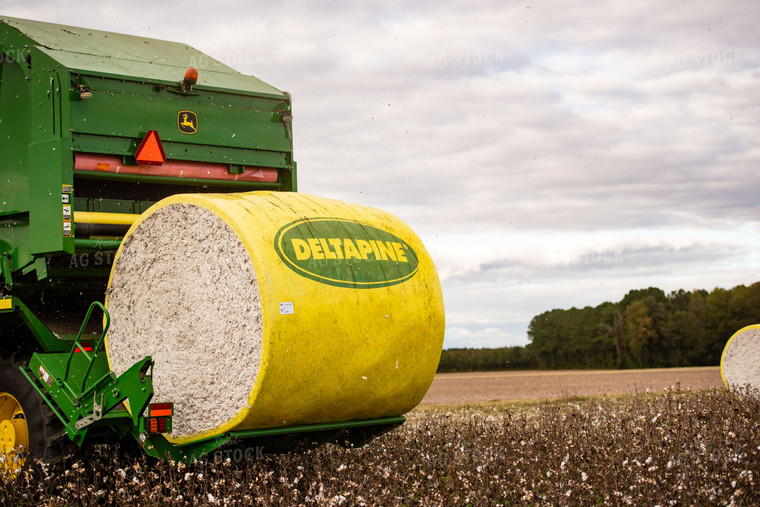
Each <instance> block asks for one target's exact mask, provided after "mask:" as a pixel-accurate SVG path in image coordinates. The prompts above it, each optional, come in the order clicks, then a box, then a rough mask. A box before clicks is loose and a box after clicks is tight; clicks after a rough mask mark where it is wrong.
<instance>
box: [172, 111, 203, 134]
mask: <svg viewBox="0 0 760 507" xmlns="http://www.w3.org/2000/svg"><path fill="white" fill-rule="evenodd" d="M177 128H178V129H179V131H180V132H182V133H183V134H195V133H196V132H198V115H197V114H195V113H194V112H192V111H188V110H184V111H180V112H179V113H177Z"/></svg>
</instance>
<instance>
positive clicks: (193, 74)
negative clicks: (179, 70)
mask: <svg viewBox="0 0 760 507" xmlns="http://www.w3.org/2000/svg"><path fill="white" fill-rule="evenodd" d="M197 82H198V71H197V70H196V69H194V68H193V67H190V68H189V69H187V71H186V72H185V77H184V79H182V86H181V89H182V91H183V92H187V91H190V90H191V89H192V88H193V85H194V84H195V83H197Z"/></svg>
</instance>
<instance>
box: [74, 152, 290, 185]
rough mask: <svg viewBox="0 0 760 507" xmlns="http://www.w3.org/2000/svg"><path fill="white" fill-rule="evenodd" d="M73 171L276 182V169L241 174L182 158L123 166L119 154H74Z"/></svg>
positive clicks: (250, 169)
mask: <svg viewBox="0 0 760 507" xmlns="http://www.w3.org/2000/svg"><path fill="white" fill-rule="evenodd" d="M74 170H75V171H92V172H103V173H116V174H132V175H138V176H163V177H171V178H190V179H203V180H226V181H260V182H264V183H274V182H276V181H277V169H270V168H261V167H251V166H245V167H243V172H242V173H240V174H232V173H230V171H229V166H227V165H225V164H211V163H206V162H187V161H184V160H167V161H166V162H164V163H163V164H162V165H160V166H155V165H153V166H150V165H124V164H122V161H121V157H114V156H111V155H98V154H93V153H74Z"/></svg>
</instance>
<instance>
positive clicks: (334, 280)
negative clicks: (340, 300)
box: [274, 218, 419, 289]
mask: <svg viewBox="0 0 760 507" xmlns="http://www.w3.org/2000/svg"><path fill="white" fill-rule="evenodd" d="M274 246H275V250H276V251H277V254H278V255H279V256H280V258H281V259H282V260H283V262H285V264H286V265H287V266H288V267H289V268H290V269H292V270H293V271H295V272H296V273H298V274H299V275H301V276H305V277H306V278H310V279H311V280H315V281H317V282H322V283H325V284H328V285H334V286H336V287H348V288H355V289H372V288H376V287H387V286H389V285H396V284H398V283H402V282H405V281H406V280H409V279H410V278H411V277H413V276H414V275H415V274H416V273H417V266H418V263H419V262H418V259H417V254H416V253H415V251H414V250H413V249H412V247H411V246H409V245H408V244H407V243H406V242H405V241H404V240H402V239H401V238H397V237H396V236H394V235H393V234H391V233H389V232H386V231H383V230H381V229H378V228H376V227H372V226H371V225H367V224H363V223H361V222H357V221H355V220H348V219H343V218H306V219H303V220H297V221H295V222H292V223H290V224H288V225H286V226H284V227H283V228H282V229H280V230H279V231H278V232H277V235H276V236H275V238H274Z"/></svg>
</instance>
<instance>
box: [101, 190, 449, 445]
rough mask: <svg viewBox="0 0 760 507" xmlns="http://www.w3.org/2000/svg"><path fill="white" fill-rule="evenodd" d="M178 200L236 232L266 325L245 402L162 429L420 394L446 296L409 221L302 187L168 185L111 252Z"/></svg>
mask: <svg viewBox="0 0 760 507" xmlns="http://www.w3.org/2000/svg"><path fill="white" fill-rule="evenodd" d="M176 203H183V204H190V205H195V206H199V207H201V208H205V209H207V210H210V211H212V212H213V213H215V214H216V215H217V216H219V217H221V218H222V219H223V220H224V221H225V222H226V223H227V225H229V226H230V227H231V228H232V229H233V231H234V232H235V233H236V234H237V236H238V237H239V238H240V240H241V242H242V243H243V245H244V246H245V248H246V250H247V252H248V254H249V256H250V259H251V262H252V263H253V267H254V270H255V271H256V274H257V277H258V284H259V292H260V295H261V312H262V322H263V328H262V329H263V331H262V347H261V363H260V368H259V372H258V374H257V375H256V378H255V382H254V381H253V379H252V382H251V390H250V396H249V398H248V403H247V406H242V407H240V409H239V411H238V412H237V414H236V415H235V416H234V417H233V418H231V419H230V420H228V421H227V422H226V423H224V424H222V425H220V426H218V427H215V428H213V429H211V430H208V431H204V432H202V433H196V434H193V435H186V436H180V437H177V438H171V440H173V441H175V442H178V443H187V442H192V441H194V440H198V439H201V438H206V437H209V436H213V435H218V434H221V433H224V432H228V431H236V430H250V429H262V428H276V427H283V426H294V425H303V424H316V423H330V422H341V421H350V420H360V419H370V418H379V417H389V416H397V415H401V414H403V413H405V412H407V411H409V410H411V409H412V408H413V407H415V406H416V405H417V404H418V403H419V402H420V401H421V400H422V398H423V397H424V395H425V393H426V392H427V390H428V388H429V387H430V384H431V382H432V381H433V377H434V375H435V371H436V369H437V367H438V362H439V359H440V355H441V348H442V345H443V334H444V308H443V296H442V293H441V286H440V281H439V279H438V275H437V273H436V270H435V266H434V265H433V261H432V259H431V258H430V255H429V254H428V252H427V250H426V249H425V247H424V245H423V244H422V242H421V241H420V239H419V238H418V237H417V235H416V234H415V233H414V232H413V231H412V230H411V229H410V228H409V227H408V226H407V225H406V224H404V223H403V222H402V221H401V220H399V219H398V218H396V217H395V216H393V215H391V214H389V213H386V212H384V211H381V210H378V209H375V208H370V207H366V206H360V205H355V204H348V203H344V202H341V201H336V200H331V199H325V198H320V197H316V196H311V195H307V194H298V193H288V192H250V193H240V194H192V195H175V196H171V197H169V198H166V199H164V200H162V201H160V202H159V203H157V204H155V205H154V206H153V207H151V208H150V209H148V210H147V211H146V212H145V213H144V214H143V215H141V216H140V218H139V219H138V220H137V221H136V222H135V224H133V226H132V228H131V229H130V231H129V232H128V233H127V236H126V237H125V242H123V243H122V247H121V248H120V249H119V251H118V252H117V253H116V259H118V257H119V255H120V254H121V252H122V250H123V248H124V247H123V245H124V244H125V243H126V241H127V240H128V237H129V234H130V233H131V232H132V231H134V230H135V228H137V227H139V225H140V223H141V222H142V221H143V220H145V219H146V218H147V217H148V216H150V215H151V214H152V213H154V212H156V211H158V210H159V209H161V208H163V207H165V206H170V205H172V204H176ZM114 265H116V261H115V262H114ZM110 284H111V281H110V280H109V287H110ZM106 304H107V300H106ZM180 317H181V318H188V316H180ZM189 317H190V318H192V316H189ZM146 318H149V316H147V315H146ZM215 339H220V340H223V339H224V338H223V337H215ZM222 346H223V345H222ZM155 368H157V369H158V368H160V365H159V364H156V366H155ZM187 368H188V370H192V368H193V365H187ZM222 374H223V373H222ZM167 401H170V400H167Z"/></svg>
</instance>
